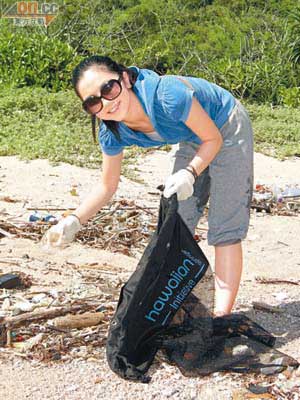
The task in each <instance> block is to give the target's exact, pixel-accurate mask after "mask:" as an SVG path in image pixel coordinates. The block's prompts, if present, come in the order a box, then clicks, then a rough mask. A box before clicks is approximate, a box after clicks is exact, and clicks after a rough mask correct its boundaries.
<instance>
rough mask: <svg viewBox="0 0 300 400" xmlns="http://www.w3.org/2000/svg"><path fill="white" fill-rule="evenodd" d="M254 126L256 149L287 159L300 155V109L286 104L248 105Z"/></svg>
mask: <svg viewBox="0 0 300 400" xmlns="http://www.w3.org/2000/svg"><path fill="white" fill-rule="evenodd" d="M246 107H247V110H248V112H249V115H250V118H251V120H252V124H253V128H254V141H255V150H256V151H257V152H259V153H263V154H266V155H270V156H273V157H277V158H280V159H285V158H287V157H291V156H298V157H299V156H300V110H299V109H297V108H289V107H285V106H277V107H271V106H270V105H256V104H248V105H246Z"/></svg>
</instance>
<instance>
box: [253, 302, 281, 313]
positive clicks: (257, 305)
mask: <svg viewBox="0 0 300 400" xmlns="http://www.w3.org/2000/svg"><path fill="white" fill-rule="evenodd" d="M252 305H253V308H254V309H256V310H260V311H266V312H271V313H277V314H282V313H284V310H283V309H281V308H279V307H275V306H271V305H270V304H267V303H260V302H258V301H253V303H252Z"/></svg>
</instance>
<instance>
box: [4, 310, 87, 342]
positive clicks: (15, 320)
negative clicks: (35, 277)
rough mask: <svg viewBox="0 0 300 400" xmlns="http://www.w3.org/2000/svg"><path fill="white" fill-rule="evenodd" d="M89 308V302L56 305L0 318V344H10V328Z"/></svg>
mask: <svg viewBox="0 0 300 400" xmlns="http://www.w3.org/2000/svg"><path fill="white" fill-rule="evenodd" d="M89 308H91V306H90V305H89V304H86V303H84V304H78V305H73V306H65V307H59V308H58V307H56V308H50V309H46V310H39V311H32V312H27V313H24V314H21V315H16V316H14V317H4V318H2V319H0V345H2V346H3V345H5V344H8V345H9V344H10V332H11V330H12V329H14V328H17V327H19V326H22V325H26V324H28V323H30V322H36V321H40V320H43V319H53V318H56V317H59V316H62V315H66V314H71V313H76V312H79V311H85V310H88V309H89Z"/></svg>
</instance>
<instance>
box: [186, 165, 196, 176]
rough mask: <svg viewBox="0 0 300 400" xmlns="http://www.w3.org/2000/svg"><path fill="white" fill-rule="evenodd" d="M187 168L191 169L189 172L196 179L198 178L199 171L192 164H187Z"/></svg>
mask: <svg viewBox="0 0 300 400" xmlns="http://www.w3.org/2000/svg"><path fill="white" fill-rule="evenodd" d="M185 169H186V170H187V171H189V172H190V173H191V174H192V175H193V177H194V179H195V180H196V179H197V178H198V174H197V171H196V169H195V168H194V167H193V166H192V165H191V164H189V165H187V166H186V167H185Z"/></svg>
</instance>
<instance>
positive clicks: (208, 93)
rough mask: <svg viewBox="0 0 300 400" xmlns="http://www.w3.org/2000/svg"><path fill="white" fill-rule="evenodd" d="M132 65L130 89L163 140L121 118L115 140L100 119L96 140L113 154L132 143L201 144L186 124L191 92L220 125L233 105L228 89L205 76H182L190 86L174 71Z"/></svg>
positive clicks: (144, 145) (144, 144) (158, 144)
mask: <svg viewBox="0 0 300 400" xmlns="http://www.w3.org/2000/svg"><path fill="white" fill-rule="evenodd" d="M131 68H134V69H136V70H137V72H138V77H137V81H136V83H135V84H134V86H133V91H134V93H135V94H136V96H137V97H138V99H139V101H140V103H141V104H142V107H143V109H144V111H145V113H146V114H147V115H148V117H149V118H150V120H151V123H152V125H153V127H154V129H155V131H156V132H157V133H158V134H159V135H160V136H161V137H162V139H163V141H161V140H160V141H157V140H155V139H153V138H151V137H149V136H147V135H145V134H144V133H143V132H137V131H134V130H132V129H130V128H128V127H127V126H126V125H125V124H124V123H122V122H119V124H118V127H119V132H120V136H121V141H118V139H117V138H116V137H115V136H114V134H113V133H112V132H111V131H110V130H109V129H108V128H107V127H106V125H105V124H104V123H102V124H101V125H100V128H99V143H100V146H101V148H102V151H103V152H104V153H105V154H108V155H116V154H119V153H120V152H121V151H122V150H123V148H124V147H128V146H132V145H137V146H140V147H153V146H161V145H163V144H175V143H179V142H184V141H185V142H186V141H187V142H188V141H191V142H194V143H198V144H201V143H202V142H201V139H200V138H199V137H198V136H197V135H196V134H195V133H194V132H193V131H192V130H191V129H190V128H189V127H188V126H187V125H186V124H185V121H186V120H187V117H188V115H189V112H190V109H191V105H192V98H193V96H195V98H196V99H197V100H198V101H199V103H200V104H201V106H202V107H203V108H204V110H205V111H206V112H207V114H208V115H209V116H210V118H211V119H212V120H213V121H214V123H215V124H216V126H217V127H218V128H219V129H220V128H221V127H222V126H223V125H224V123H225V122H226V121H227V120H228V117H229V115H230V112H231V111H232V109H233V107H234V105H235V99H234V97H233V96H232V95H231V93H229V92H228V91H227V90H225V89H222V88H221V87H219V86H217V85H215V84H213V83H210V82H208V81H206V80H205V79H201V78H193V77H183V79H184V80H186V81H188V82H189V83H190V84H191V85H192V87H193V89H191V88H189V87H188V86H187V85H186V84H185V83H183V82H182V81H181V80H180V79H178V77H176V76H174V75H165V76H159V75H158V74H157V73H155V72H154V71H151V70H148V69H139V68H137V67H131Z"/></svg>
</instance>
